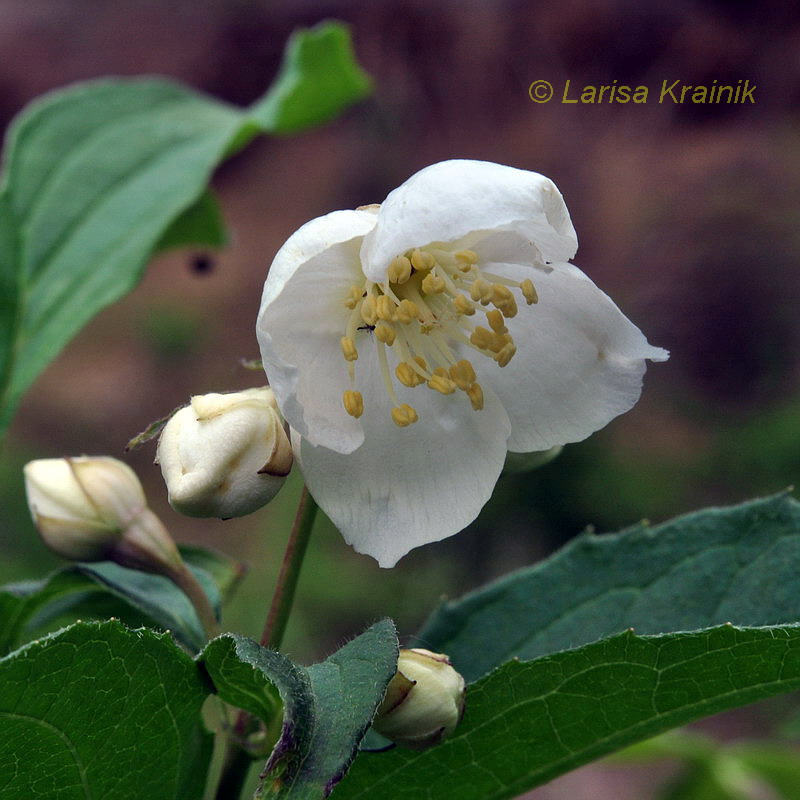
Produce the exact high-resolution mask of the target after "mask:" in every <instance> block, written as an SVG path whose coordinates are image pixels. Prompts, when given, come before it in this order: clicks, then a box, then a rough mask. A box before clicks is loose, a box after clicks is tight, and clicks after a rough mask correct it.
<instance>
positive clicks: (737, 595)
mask: <svg viewBox="0 0 800 800" xmlns="http://www.w3.org/2000/svg"><path fill="white" fill-rule="evenodd" d="M798 574H800V503H797V502H796V501H795V500H793V499H792V498H790V497H788V496H787V495H785V494H782V495H777V496H775V497H769V498H766V499H764V500H753V501H751V502H748V503H744V504H742V505H739V506H733V507H731V508H710V509H706V510H703V511H698V512H696V513H693V514H688V515H686V516H683V517H678V518H677V519H674V520H672V521H670V522H666V523H664V524H663V525H658V526H656V527H652V528H651V527H648V526H646V525H641V526H638V527H636V528H632V529H629V530H625V531H622V532H621V533H617V534H608V535H602V536H596V535H593V534H586V535H583V536H580V537H578V538H577V539H574V540H573V541H571V542H570V543H569V544H567V545H566V546H565V547H564V548H562V549H561V550H560V551H559V552H558V553H556V554H555V555H554V556H552V557H551V558H549V559H547V560H546V561H543V562H542V563H540V564H536V565H535V566H533V567H528V568H526V569H523V570H520V571H519V572H516V573H513V574H511V575H509V576H506V577H504V578H501V579H500V580H498V581H496V582H495V583H492V584H489V585H488V586H485V587H483V588H481V589H479V590H477V591H475V592H473V593H471V594H468V595H466V596H465V597H463V598H461V599H459V600H455V601H451V602H447V603H445V604H444V605H443V606H442V607H441V608H439V609H438V610H437V611H436V612H435V613H434V614H433V615H432V617H431V618H430V619H429V620H428V622H427V623H426V625H425V626H424V627H423V629H422V630H421V631H420V633H419V636H418V637H417V639H418V642H419V643H421V646H423V647H431V648H433V649H435V650H439V651H441V652H443V653H447V654H448V655H449V656H450V658H451V659H452V661H453V663H454V664H455V665H456V667H457V668H458V669H459V671H460V672H461V673H462V674H463V675H464V676H465V677H466V678H467V679H468V680H475V679H476V678H478V677H479V676H481V675H483V674H485V673H486V672H488V671H489V670H490V669H492V668H493V667H495V666H497V665H498V664H502V663H503V662H505V661H507V660H509V659H510V658H513V657H518V658H521V659H523V660H524V659H530V658H534V657H536V656H539V655H544V654H547V653H553V652H557V651H559V650H564V649H566V648H569V647H577V646H579V645H582V644H586V643H587V642H591V641H594V640H596V639H599V638H601V637H604V636H608V635H610V634H613V633H618V632H620V631H622V630H625V629H626V628H629V627H632V628H635V630H636V632H637V633H668V632H671V631H680V630H693V629H697V628H707V627H710V626H712V625H718V624H720V623H724V622H733V623H735V624H737V625H752V626H755V625H774V624H782V623H787V622H788V623H791V622H796V621H798V620H800V582H798V580H797V577H796V576H797V575H798Z"/></svg>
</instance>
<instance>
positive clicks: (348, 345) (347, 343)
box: [339, 336, 358, 361]
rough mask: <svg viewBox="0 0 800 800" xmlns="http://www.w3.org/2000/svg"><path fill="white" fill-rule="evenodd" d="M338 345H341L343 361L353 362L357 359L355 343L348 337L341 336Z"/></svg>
mask: <svg viewBox="0 0 800 800" xmlns="http://www.w3.org/2000/svg"><path fill="white" fill-rule="evenodd" d="M339 343H340V344H341V345H342V355H343V356H344V360H345V361H355V360H356V359H357V358H358V350H356V343H355V342H354V341H353V340H352V339H351V338H350V337H349V336H342V338H341V339H340V340H339Z"/></svg>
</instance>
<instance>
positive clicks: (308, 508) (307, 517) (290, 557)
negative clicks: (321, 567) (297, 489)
mask: <svg viewBox="0 0 800 800" xmlns="http://www.w3.org/2000/svg"><path fill="white" fill-rule="evenodd" d="M316 516H317V504H316V502H315V500H314V498H313V497H312V496H311V495H310V494H309V491H308V489H307V488H306V487H305V486H304V487H303V491H302V493H301V495H300V501H299V502H298V504H297V513H296V514H295V518H294V525H293V526H292V532H291V533H290V534H289V541H288V542H287V544H286V552H285V553H284V554H283V563H282V564H281V571H280V574H279V575H278V583H277V585H276V586H275V592H274V594H273V595H272V605H271V606H270V609H269V614H268V615H267V621H266V623H265V625H264V632H263V633H262V634H261V646H262V647H269V648H272V649H273V650H277V649H278V647H280V644H281V642H282V641H283V634H284V632H285V631H286V624H287V623H288V621H289V613H290V612H291V610H292V602H293V601H294V593H295V590H296V589H297V581H298V579H299V577H300V568H301V567H302V566H303V558H304V556H305V554H306V548H307V547H308V541H309V539H310V537H311V529H312V528H313V527H314V519H315V518H316Z"/></svg>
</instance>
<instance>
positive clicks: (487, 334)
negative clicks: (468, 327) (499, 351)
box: [469, 325, 494, 350]
mask: <svg viewBox="0 0 800 800" xmlns="http://www.w3.org/2000/svg"><path fill="white" fill-rule="evenodd" d="M469 340H470V341H471V342H472V344H474V345H475V347H480V348H481V349H482V350H487V349H488V348H489V347H491V345H492V343H493V342H494V334H493V333H492V332H491V331H489V330H487V329H486V328H483V327H481V326H480V325H478V327H477V328H475V330H474V331H472V336H470V337H469Z"/></svg>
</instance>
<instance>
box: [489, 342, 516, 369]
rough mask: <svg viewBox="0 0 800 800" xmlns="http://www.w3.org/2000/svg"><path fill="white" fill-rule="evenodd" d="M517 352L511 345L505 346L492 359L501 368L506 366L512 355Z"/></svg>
mask: <svg viewBox="0 0 800 800" xmlns="http://www.w3.org/2000/svg"><path fill="white" fill-rule="evenodd" d="M516 352H517V348H516V347H515V346H514V345H513V344H506V345H505V347H503V349H502V350H501V351H500V352H499V353H497V354H496V355H495V357H494V360H495V361H496V362H497V363H498V364H499V365H500V366H501V367H504V366H505V365H506V364H508V362H509V361H511V359H512V358H513V357H514V353H516Z"/></svg>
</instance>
